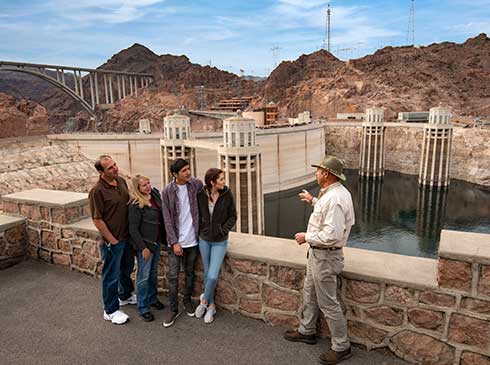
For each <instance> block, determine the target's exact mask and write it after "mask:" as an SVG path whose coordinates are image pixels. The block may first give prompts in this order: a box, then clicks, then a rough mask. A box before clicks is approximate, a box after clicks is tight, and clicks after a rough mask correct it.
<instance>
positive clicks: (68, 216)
mask: <svg viewBox="0 0 490 365" xmlns="http://www.w3.org/2000/svg"><path fill="white" fill-rule="evenodd" d="M64 213H65V221H66V223H67V224H70V223H73V222H76V221H78V220H80V218H81V215H80V207H70V208H65V210H64Z"/></svg>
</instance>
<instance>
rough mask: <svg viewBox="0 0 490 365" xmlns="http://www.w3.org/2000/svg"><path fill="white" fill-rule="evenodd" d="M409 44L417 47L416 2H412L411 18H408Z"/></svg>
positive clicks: (411, 0) (413, 0) (412, 0)
mask: <svg viewBox="0 0 490 365" xmlns="http://www.w3.org/2000/svg"><path fill="white" fill-rule="evenodd" d="M407 44H411V45H412V46H415V0H410V16H409V18H408V30H407Z"/></svg>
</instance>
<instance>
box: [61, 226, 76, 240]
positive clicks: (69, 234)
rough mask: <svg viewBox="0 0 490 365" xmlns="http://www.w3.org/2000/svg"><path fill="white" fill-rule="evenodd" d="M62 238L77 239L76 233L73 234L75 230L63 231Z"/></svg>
mask: <svg viewBox="0 0 490 365" xmlns="http://www.w3.org/2000/svg"><path fill="white" fill-rule="evenodd" d="M61 237H63V238H73V237H75V232H73V230H71V229H66V228H64V229H62V230H61Z"/></svg>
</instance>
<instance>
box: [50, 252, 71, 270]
mask: <svg viewBox="0 0 490 365" xmlns="http://www.w3.org/2000/svg"><path fill="white" fill-rule="evenodd" d="M53 264H55V265H61V266H68V267H69V266H71V258H70V255H66V254H61V253H53Z"/></svg>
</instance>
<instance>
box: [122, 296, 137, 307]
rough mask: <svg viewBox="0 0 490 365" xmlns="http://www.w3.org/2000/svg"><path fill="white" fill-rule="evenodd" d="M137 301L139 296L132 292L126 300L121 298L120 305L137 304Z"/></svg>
mask: <svg viewBox="0 0 490 365" xmlns="http://www.w3.org/2000/svg"><path fill="white" fill-rule="evenodd" d="M137 303H138V298H137V297H136V294H132V295H131V296H130V297H129V298H128V299H126V300H121V299H119V306H120V307H124V306H125V305H128V304H137Z"/></svg>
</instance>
